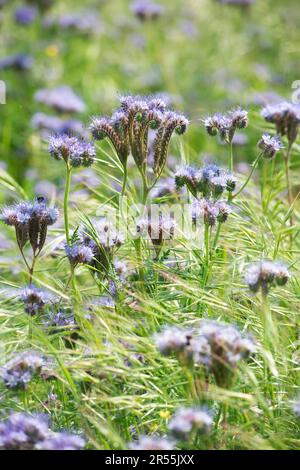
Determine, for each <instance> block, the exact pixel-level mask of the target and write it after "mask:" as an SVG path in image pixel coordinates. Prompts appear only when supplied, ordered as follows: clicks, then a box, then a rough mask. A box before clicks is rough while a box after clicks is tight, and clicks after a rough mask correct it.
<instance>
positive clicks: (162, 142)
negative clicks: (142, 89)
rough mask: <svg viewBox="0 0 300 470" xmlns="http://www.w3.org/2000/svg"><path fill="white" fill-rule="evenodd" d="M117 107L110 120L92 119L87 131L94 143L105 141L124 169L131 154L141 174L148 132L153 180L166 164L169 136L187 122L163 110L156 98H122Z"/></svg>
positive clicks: (173, 113) (183, 127) (183, 128)
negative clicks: (152, 138) (113, 150)
mask: <svg viewBox="0 0 300 470" xmlns="http://www.w3.org/2000/svg"><path fill="white" fill-rule="evenodd" d="M120 102H121V106H120V108H119V109H118V110H117V111H116V112H115V113H114V114H113V115H112V117H110V118H106V117H102V118H98V117H95V118H93V120H92V122H91V125H90V129H91V132H92V135H93V137H94V138H95V139H96V140H102V139H105V138H108V139H109V140H110V141H111V143H112V144H113V146H114V148H115V150H116V152H117V154H118V157H119V160H120V162H121V163H122V165H123V166H124V167H125V166H126V163H127V158H128V155H129V153H130V152H131V154H132V156H133V158H134V160H135V163H136V165H137V167H138V169H139V170H140V172H141V173H143V174H145V172H146V167H147V162H148V157H149V145H148V141H149V132H150V130H151V131H153V132H154V134H155V137H154V143H153V147H154V148H153V149H152V151H153V155H154V156H153V168H152V170H153V173H154V176H155V178H156V179H157V178H158V177H159V176H160V174H161V172H162V170H163V168H164V166H165V163H166V160H167V155H168V147H169V143H170V139H171V137H172V134H173V132H176V133H177V134H183V133H184V132H185V131H186V128H187V125H188V121H187V119H186V118H185V117H184V116H183V115H181V114H177V113H175V112H173V111H170V110H168V109H167V107H166V104H165V102H164V101H163V100H162V99H160V98H147V97H139V96H123V97H121V98H120Z"/></svg>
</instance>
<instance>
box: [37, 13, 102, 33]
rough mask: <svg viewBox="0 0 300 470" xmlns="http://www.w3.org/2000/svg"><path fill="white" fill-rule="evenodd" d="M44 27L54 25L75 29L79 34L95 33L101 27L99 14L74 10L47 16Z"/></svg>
mask: <svg viewBox="0 0 300 470" xmlns="http://www.w3.org/2000/svg"><path fill="white" fill-rule="evenodd" d="M44 24H45V26H46V27H48V28H49V27H53V26H54V27H56V26H58V27H59V28H62V29H65V30H71V31H76V32H78V33H81V34H89V35H90V34H95V33H99V32H100V31H101V29H102V24H101V21H100V18H99V15H98V13H97V12H96V11H90V10H89V11H76V12H72V13H67V14H63V15H59V16H56V17H48V18H47V19H46V21H45V22H44Z"/></svg>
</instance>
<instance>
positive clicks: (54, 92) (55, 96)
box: [35, 86, 85, 113]
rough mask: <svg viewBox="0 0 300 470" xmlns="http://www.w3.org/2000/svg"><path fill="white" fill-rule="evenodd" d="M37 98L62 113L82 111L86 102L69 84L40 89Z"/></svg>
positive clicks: (39, 101)
mask: <svg viewBox="0 0 300 470" xmlns="http://www.w3.org/2000/svg"><path fill="white" fill-rule="evenodd" d="M35 100H36V101H37V102H38V103H43V104H45V105H47V106H49V107H51V108H54V109H55V110H56V111H59V112H61V113H82V112H83V111H84V110H85V104H84V102H83V101H82V100H81V98H79V97H78V96H77V95H76V94H75V93H74V91H73V90H72V89H71V88H70V87H68V86H61V87H58V88H53V89H42V90H38V91H37V92H36V94H35Z"/></svg>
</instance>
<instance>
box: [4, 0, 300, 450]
mask: <svg viewBox="0 0 300 470" xmlns="http://www.w3.org/2000/svg"><path fill="white" fill-rule="evenodd" d="M59 3H63V5H62V4H61V5H59V6H57V7H56V8H57V10H61V11H62V10H67V9H68V5H69V6H71V5H74V3H78V8H80V6H81V4H82V2H68V1H65V2H59ZM86 3H89V4H91V5H92V4H93V3H94V4H95V5H97V4H99V3H100V6H99V11H100V14H101V18H102V22H103V32H102V33H101V34H100V36H99V37H93V36H90V37H83V36H82V35H80V34H76V33H73V34H72V33H67V32H63V31H59V32H56V33H52V34H51V33H50V32H49V31H47V30H46V29H44V28H43V27H42V26H41V24H39V23H38V22H37V23H35V24H33V25H32V26H30V27H29V28H22V27H21V26H16V25H15V24H14V23H13V21H12V19H11V11H12V6H9V7H8V8H7V9H6V10H5V11H4V20H3V23H2V30H1V41H3V47H2V53H1V55H3V56H5V55H9V54H12V53H14V52H19V51H24V52H29V53H32V54H33V55H34V57H35V65H34V67H33V69H32V71H31V72H27V73H25V74H20V73H19V74H18V73H16V72H14V71H1V75H0V79H1V80H5V82H6V84H7V90H8V94H7V104H6V105H5V106H1V107H0V113H1V114H0V120H1V121H0V122H1V126H0V156H1V160H3V161H4V162H6V164H7V171H6V170H2V169H1V170H0V187H1V193H0V201H1V203H2V204H6V203H9V202H11V201H12V200H14V199H20V198H26V197H31V198H32V197H33V196H34V195H35V185H36V183H37V182H38V181H40V180H47V181H51V182H52V183H54V184H55V186H56V188H57V194H56V196H57V197H56V204H57V205H58V206H59V208H60V219H59V220H60V221H59V223H58V224H56V225H55V226H54V227H51V230H49V237H48V241H47V243H46V246H45V247H44V249H43V251H42V254H41V257H40V259H39V260H38V262H37V265H36V270H35V273H34V278H33V281H34V283H35V284H37V285H39V286H41V287H44V288H47V289H49V290H51V291H52V292H54V293H56V294H57V295H58V296H60V297H61V298H62V299H63V300H62V301H63V302H64V305H66V306H68V307H70V309H72V310H73V311H74V312H75V315H76V319H77V321H78V323H79V325H80V334H79V337H78V338H77V340H76V341H75V342H76V345H75V346H74V347H72V348H70V347H68V345H66V342H65V334H66V333H65V332H63V331H61V332H58V333H56V334H53V335H49V333H48V332H47V329H46V328H45V326H44V325H43V322H42V319H41V318H34V320H33V325H32V337H30V336H29V335H28V326H29V318H28V315H26V313H24V309H23V305H22V304H21V302H20V301H19V299H18V292H19V289H20V288H21V287H23V286H24V285H25V284H26V283H27V281H28V276H27V273H26V271H25V268H24V264H23V261H22V258H21V256H20V255H19V253H18V251H17V247H16V244H15V241H14V234H13V230H12V229H10V228H6V227H4V225H3V226H1V229H2V230H1V238H2V236H3V237H5V240H8V242H9V247H8V248H2V249H1V252H0V268H1V271H0V323H1V327H0V344H1V348H2V352H3V354H2V353H1V364H2V363H4V362H5V361H6V359H7V357H8V356H10V354H12V353H13V352H16V351H20V350H24V349H32V348H33V349H35V350H38V351H40V352H41V353H42V354H44V355H45V356H47V357H49V358H52V360H53V367H54V369H55V378H52V379H50V380H47V381H45V380H42V379H36V380H34V381H33V382H31V383H30V384H29V386H28V389H27V390H26V391H24V392H14V391H10V390H7V389H6V388H5V387H4V385H2V384H1V385H0V400H1V412H2V413H3V415H4V416H6V415H7V414H8V413H9V411H10V410H13V411H26V412H36V411H42V410H43V411H44V412H45V413H47V414H49V415H50V416H51V420H52V422H53V427H54V428H55V429H63V428H66V429H68V430H74V429H80V430H82V431H83V433H84V434H85V436H86V438H87V441H88V444H87V447H88V448H92V449H124V448H126V446H127V443H128V442H130V441H131V440H132V431H133V430H134V431H135V432H136V433H137V435H143V434H151V435H152V434H153V435H156V434H158V435H165V434H166V433H167V423H168V420H169V419H170V417H171V416H172V414H173V413H174V412H175V411H176V409H178V408H179V407H181V406H189V405H192V404H199V403H207V404H208V405H209V406H210V407H211V408H212V409H213V410H214V416H215V419H214V427H213V432H212V434H211V436H210V438H209V439H208V440H207V442H206V443H205V447H206V448H209V449H299V445H300V423H299V420H297V418H296V417H295V416H294V414H293V412H292V410H291V400H293V399H294V398H295V396H297V394H298V391H299V381H300V375H299V371H300V362H299V361H300V353H299V348H300V344H299V311H300V310H299V306H300V284H299V280H298V279H299V254H300V244H299V240H298V238H299V237H298V231H299V204H298V201H297V200H296V202H295V204H294V207H293V217H294V226H293V227H292V228H290V226H289V223H288V215H289V212H288V211H289V205H288V203H287V188H286V182H285V173H284V162H283V158H282V154H279V155H278V156H277V157H276V159H275V160H273V161H266V160H261V161H260V163H259V165H258V169H257V170H256V171H255V173H254V175H253V178H251V181H250V183H249V185H248V186H247V188H246V189H245V191H243V192H242V193H241V194H240V195H239V197H237V198H236V199H235V200H234V201H233V213H232V214H231V215H230V217H229V220H228V221H227V222H226V224H224V226H223V227H222V230H221V233H220V237H219V240H218V245H217V249H216V251H215V253H214V256H213V258H212V260H211V261H210V262H209V267H208V268H209V277H208V282H207V283H205V282H203V265H204V263H205V250H204V246H203V244H202V241H201V240H199V243H198V242H197V241H192V240H190V239H188V238H186V237H185V236H184V235H182V236H179V237H176V239H175V240H174V241H173V242H172V243H170V246H169V247H168V249H169V255H168V259H165V260H164V259H162V260H161V261H155V260H154V257H153V250H152V249H151V247H150V246H149V244H146V245H145V246H144V245H143V246H142V251H141V256H142V258H141V260H140V261H139V263H138V262H137V259H136V252H135V249H134V245H133V243H132V241H131V240H127V241H126V243H125V244H124V245H123V246H122V247H121V249H120V250H119V251H118V253H117V258H118V259H122V260H123V261H125V262H126V263H127V264H128V266H129V271H130V273H131V278H129V281H128V282H127V283H126V285H125V286H124V287H122V289H121V291H120V295H119V299H118V301H117V302H116V304H115V307H99V306H95V304H94V303H93V301H94V300H95V298H96V299H97V298H98V297H99V296H103V295H107V286H106V284H105V282H102V281H101V282H99V283H98V284H99V285H96V283H95V282H94V281H93V277H92V276H91V274H90V272H89V270H88V269H87V268H86V267H84V266H81V267H80V268H78V269H76V271H75V274H76V285H77V289H78V292H79V294H78V292H77V293H76V291H75V290H74V285H73V288H71V289H66V282H67V281H66V280H67V279H68V277H69V272H70V267H69V263H68V260H67V258H66V257H64V253H63V250H60V251H59V252H58V253H59V256H57V255H56V254H55V253H56V249H57V247H59V245H60V244H61V243H62V242H63V241H64V239H65V233H64V226H63V191H64V176H63V171H64V165H63V163H62V162H57V161H54V160H53V159H51V158H50V157H49V155H48V154H47V151H46V143H45V142H43V141H42V139H41V138H40V137H39V136H38V135H37V133H35V132H34V131H33V130H32V128H31V126H30V118H31V116H32V114H33V113H34V112H35V111H37V110H40V106H39V105H38V104H37V103H36V102H35V101H34V99H33V94H34V92H35V91H36V90H37V89H38V88H40V87H48V86H55V85H58V84H62V83H63V84H68V85H70V86H72V87H73V88H74V89H75V90H76V92H77V93H78V94H79V95H80V96H82V97H83V98H84V100H85V101H86V103H87V112H86V114H85V115H83V116H82V118H83V120H85V122H88V119H89V116H91V115H93V114H97V115H98V114H101V115H102V114H110V113H111V111H112V109H113V108H115V107H116V106H117V103H118V99H117V96H118V93H123V92H131V93H133V94H135V93H140V94H151V93H155V92H167V93H170V94H171V95H174V97H175V98H174V99H175V105H174V107H175V109H180V110H182V111H183V112H185V113H186V114H187V116H188V117H189V119H190V127H189V130H188V132H187V134H186V135H184V136H180V137H174V138H173V140H172V145H171V151H170V154H171V155H172V156H173V155H174V156H175V157H176V161H177V162H178V163H180V162H191V163H194V164H195V165H197V166H201V165H202V164H203V160H204V156H205V155H207V154H212V155H213V160H214V161H216V162H217V163H218V164H220V165H222V166H224V167H226V165H227V147H226V146H224V145H220V144H219V143H218V140H217V139H215V138H211V137H209V136H207V135H206V133H205V130H204V129H203V127H202V126H201V122H200V119H202V118H203V117H205V115H207V114H209V113H211V112H215V111H219V110H221V111H222V110H226V109H228V108H230V107H231V106H232V105H244V106H246V107H247V109H249V115H250V124H249V127H248V128H247V129H246V130H245V131H243V133H244V134H246V135H247V137H248V142H247V144H246V145H245V146H243V147H235V148H234V168H235V171H236V175H237V178H238V184H239V186H241V185H242V183H243V182H244V181H245V179H246V177H247V176H246V175H245V174H243V173H241V172H239V171H238V168H239V167H238V163H239V162H248V163H252V162H253V161H254V160H255V158H256V156H257V147H256V144H257V141H258V140H259V139H260V137H261V134H262V132H264V131H266V130H269V131H270V132H273V129H272V126H270V125H269V124H266V123H265V122H264V121H263V119H262V118H261V117H260V115H259V109H260V107H259V106H258V105H255V104H254V103H253V100H251V97H252V96H253V94H254V93H258V92H262V91H266V90H272V91H275V92H277V93H279V94H281V95H283V96H284V97H285V98H287V99H290V97H291V93H292V90H291V83H292V82H293V81H294V80H297V79H299V76H298V75H297V73H298V69H297V64H298V62H299V60H298V59H299V57H298V54H299V53H298V45H299V39H300V35H299V29H298V28H297V17H299V7H298V2H297V1H292V0H290V1H286V2H284V3H283V2H280V1H275V0H272V1H271V0H265V1H264V0H261V1H259V0H258V1H257V4H256V5H255V6H254V7H253V9H252V10H251V11H250V12H249V14H248V15H246V14H244V13H242V12H241V11H240V10H239V9H235V8H226V7H221V6H220V5H219V4H218V2H217V1H213V0H211V1H210V0H202V1H200V0H198V1H197V2H196V1H192V0H190V1H188V2H181V1H179V0H174V1H173V2H171V3H172V5H171V4H170V2H165V4H166V6H167V13H166V15H165V18H161V19H160V20H158V22H156V23H150V24H139V23H136V22H135V21H134V20H133V17H132V15H131V14H128V2H127V1H121V0H115V1H114V2H111V1H102V2H93V1H91V2H86ZM185 15H187V17H188V19H189V21H192V22H193V24H194V25H195V26H196V28H197V30H198V36H196V37H194V38H193V37H191V38H189V37H187V36H186V35H185V34H184V33H183V32H182V31H181V29H180V25H181V23H182V21H183V20H184V19H185V18H186V16H185ZM133 35H141V36H142V37H144V39H145V41H146V44H145V47H144V48H142V49H139V48H137V47H135V46H134V45H133V44H132V38H133ZM49 46H51V47H53V48H54V51H56V52H55V53H54V55H55V56H54V57H52V56H51V54H50V53H49ZM297 61H298V62H297ZM258 64H263V65H264V67H265V68H264V69H263V70H264V73H263V72H262V68H260V69H259V67H258ZM258 69H259V70H258ZM44 111H46V109H44ZM299 144H300V142H299V139H298V143H297V142H296V144H295V145H294V146H293V151H292V158H291V175H292V183H293V188H294V196H296V195H297V193H298V191H299V187H298V186H299V185H298V180H297V173H298V170H299V161H300V160H299V148H300V147H299ZM29 170H35V171H36V175H35V174H34V173H32V172H31V173H29ZM80 171H81V169H78V170H74V171H73V175H72V176H74V175H75V174H76V175H77V174H79V173H80ZM93 171H94V172H95V174H97V176H98V177H99V181H100V184H99V185H98V186H97V187H93V188H91V187H86V185H85V184H82V183H77V182H75V181H74V179H73V180H72V184H71V191H70V205H69V223H70V227H71V230H74V229H75V228H76V227H77V226H78V225H79V224H80V222H81V221H82V220H86V219H87V218H92V219H93V218H94V217H95V214H96V213H97V210H98V211H99V208H100V207H103V205H105V204H108V205H109V206H110V207H114V208H117V207H118V194H119V193H118V191H117V190H116V189H114V187H113V182H115V183H118V184H119V185H121V184H122V168H121V167H120V164H119V162H118V160H117V158H116V156H115V154H114V152H113V150H112V149H111V148H110V146H109V145H108V144H107V143H102V142H100V143H98V144H97V161H96V163H95V164H94V166H93ZM248 171H249V168H248ZM173 173H174V172H173V169H168V168H166V169H165V171H164V174H163V176H164V177H165V176H168V175H171V176H172V175H173ZM83 189H85V190H87V192H88V197H87V198H85V197H81V195H80V193H77V190H83ZM126 191H127V196H128V197H129V199H130V201H132V202H133V203H135V204H138V203H139V202H140V200H141V185H140V175H139V173H138V171H137V169H136V168H135V167H134V165H133V164H131V165H130V167H129V175H128V185H127V190H126ZM166 202H168V200H167V201H166ZM290 233H292V236H293V244H292V247H291V245H290ZM261 258H269V259H281V260H283V261H285V262H286V264H287V265H288V266H289V269H290V272H291V274H292V277H291V279H290V281H289V283H288V284H287V285H286V286H284V287H277V288H274V289H273V290H272V291H271V292H270V294H269V296H268V305H269V308H270V311H271V316H272V321H273V326H274V328H275V330H276V331H277V333H278V337H277V338H276V336H272V337H271V341H269V342H266V337H267V336H269V334H268V332H267V331H266V330H265V329H264V327H263V322H264V319H263V311H264V308H266V307H265V306H264V304H263V300H262V299H261V297H260V295H259V294H257V295H253V294H250V293H249V291H248V288H247V286H246V285H245V281H244V272H245V267H246V266H247V264H248V263H249V262H251V261H256V260H259V259H261ZM170 260H176V263H168V261H170ZM141 266H142V268H143V271H144V276H145V283H144V285H142V286H141V285H140V284H141V283H140V282H139V281H138V280H137V276H136V275H135V274H134V272H135V271H136V270H138V268H140V267H141ZM86 313H90V314H91V316H92V319H91V320H90V319H87V318H86ZM204 317H205V318H211V319H219V320H222V321H224V322H228V323H233V324H236V325H237V326H238V327H239V328H240V329H241V330H242V331H248V332H251V334H252V335H253V337H254V338H255V339H256V341H257V344H258V345H259V346H258V352H257V354H256V355H255V357H254V359H253V360H252V361H251V362H250V363H249V364H245V363H243V364H242V365H241V366H240V367H239V368H238V370H237V373H236V380H235V382H234V385H233V386H232V388H230V389H222V388H220V387H217V385H216V384H215V383H214V380H213V379H210V384H209V387H208V390H207V391H205V392H204V391H202V392H201V393H198V394H197V395H195V390H194V387H193V381H194V377H193V376H192V377H191V375H190V373H189V372H187V371H186V370H184V368H182V367H181V366H180V365H179V363H178V361H177V360H176V359H172V358H166V357H162V356H161V354H160V353H159V352H158V351H157V349H156V347H155V344H154V341H153V335H154V334H155V333H157V332H158V331H160V330H161V329H162V328H163V327H164V326H165V325H178V326H184V327H190V326H196V325H197V324H198V323H199V321H200V320H201V319H202V318H204ZM141 358H142V360H140V359H141ZM128 361H129V364H128ZM49 393H55V394H56V395H57V396H58V399H57V401H56V402H55V403H53V404H51V403H50V404H49V403H47V397H48V395H49ZM224 404H225V405H226V406H227V420H226V422H224V421H222V416H221V415H222V409H223V408H224V406H223V405H224ZM179 447H180V445H179ZM185 448H188V449H192V448H202V444H201V442H200V443H199V442H198V441H197V440H196V441H194V442H189V443H187V444H186V445H185Z"/></svg>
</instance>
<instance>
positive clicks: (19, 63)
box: [0, 54, 33, 71]
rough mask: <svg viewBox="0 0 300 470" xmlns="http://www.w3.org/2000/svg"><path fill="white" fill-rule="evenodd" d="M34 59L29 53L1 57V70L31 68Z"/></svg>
mask: <svg viewBox="0 0 300 470" xmlns="http://www.w3.org/2000/svg"><path fill="white" fill-rule="evenodd" d="M32 65H33V59H32V57H31V56H29V55H27V54H16V55H12V56H8V57H5V58H3V59H0V70H5V69H14V70H19V71H26V70H29V69H31V67H32Z"/></svg>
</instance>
